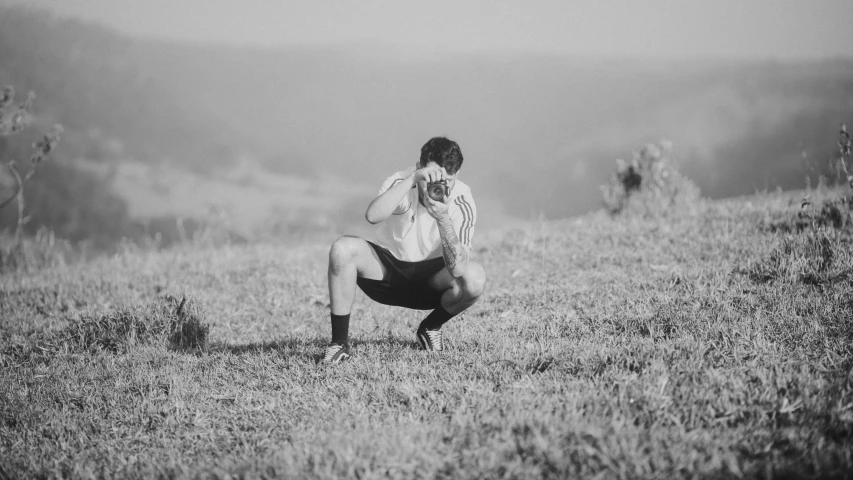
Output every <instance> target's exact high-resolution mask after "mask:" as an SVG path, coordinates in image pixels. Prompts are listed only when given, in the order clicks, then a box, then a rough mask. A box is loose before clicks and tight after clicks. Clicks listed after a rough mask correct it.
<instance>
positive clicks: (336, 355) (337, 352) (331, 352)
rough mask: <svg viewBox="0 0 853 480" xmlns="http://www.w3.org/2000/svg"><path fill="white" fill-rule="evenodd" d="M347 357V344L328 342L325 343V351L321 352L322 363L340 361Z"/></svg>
mask: <svg viewBox="0 0 853 480" xmlns="http://www.w3.org/2000/svg"><path fill="white" fill-rule="evenodd" d="M349 357H350V355H349V345H338V344H337V343H330V344H328V345H326V353H325V354H323V363H328V364H335V363H341V362H343V361H344V360H346V359H348V358H349Z"/></svg>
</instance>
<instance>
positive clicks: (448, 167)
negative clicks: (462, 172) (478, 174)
mask: <svg viewBox="0 0 853 480" xmlns="http://www.w3.org/2000/svg"><path fill="white" fill-rule="evenodd" d="M462 160H463V158H462V150H461V149H460V148H459V144H458V143H456V142H454V141H453V140H448V139H447V138H445V137H433V138H430V139H429V141H428V142H426V143H425V144H424V146H423V147H421V166H422V167H425V166H426V165H427V164H428V163H429V162H435V163H436V165H438V166H439V167H444V170H445V171H447V174H448V175H456V172H458V171H459V169H460V168H462Z"/></svg>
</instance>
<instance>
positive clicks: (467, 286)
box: [460, 262, 486, 298]
mask: <svg viewBox="0 0 853 480" xmlns="http://www.w3.org/2000/svg"><path fill="white" fill-rule="evenodd" d="M460 283H461V287H462V291H463V293H464V294H465V296H467V297H470V298H478V297H480V296H481V295H482V294H483V292H485V291H486V271H485V270H483V267H482V266H481V265H480V264H479V263H474V262H471V263H470V264H469V265H468V270H467V271H466V272H465V274H464V275H462V282H460Z"/></svg>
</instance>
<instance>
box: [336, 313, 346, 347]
mask: <svg viewBox="0 0 853 480" xmlns="http://www.w3.org/2000/svg"><path fill="white" fill-rule="evenodd" d="M348 339H349V314H346V315H335V314H334V313H333V314H332V343H337V344H338V345H346V344H347V340H348Z"/></svg>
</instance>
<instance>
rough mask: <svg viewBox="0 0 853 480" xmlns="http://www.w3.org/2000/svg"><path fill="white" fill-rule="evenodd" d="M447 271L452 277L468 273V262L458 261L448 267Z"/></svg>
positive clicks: (460, 276) (459, 276)
mask: <svg viewBox="0 0 853 480" xmlns="http://www.w3.org/2000/svg"><path fill="white" fill-rule="evenodd" d="M447 271H448V272H450V275H451V276H453V278H462V277H463V276H464V275H465V274H466V273H468V262H467V261H466V262H464V263H461V262H460V263H458V264H456V265H454V266H453V268H448V269H447Z"/></svg>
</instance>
